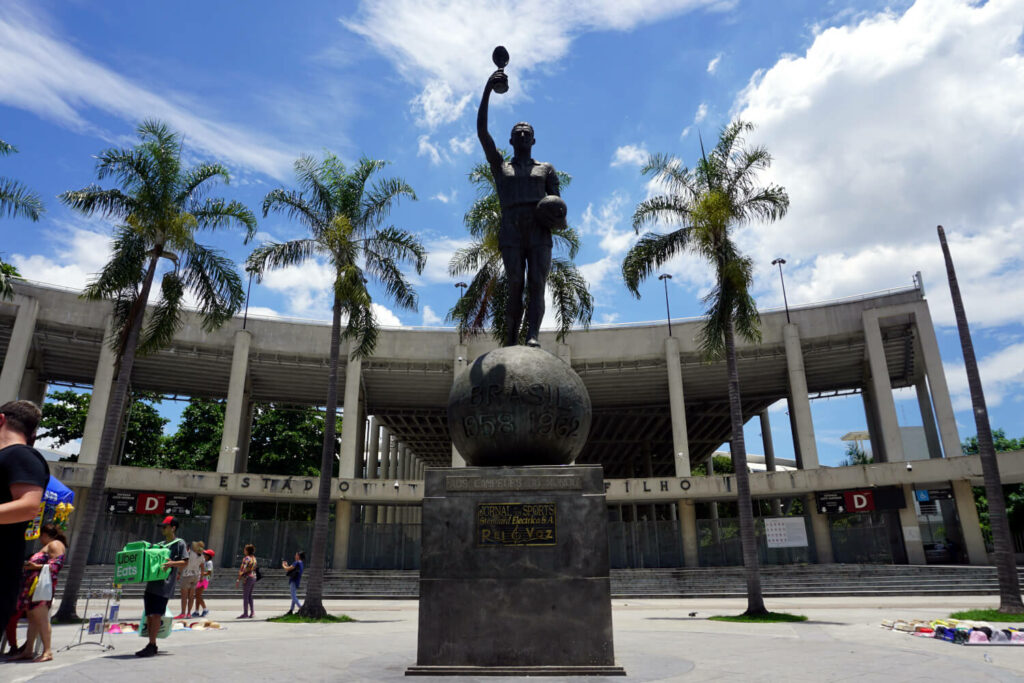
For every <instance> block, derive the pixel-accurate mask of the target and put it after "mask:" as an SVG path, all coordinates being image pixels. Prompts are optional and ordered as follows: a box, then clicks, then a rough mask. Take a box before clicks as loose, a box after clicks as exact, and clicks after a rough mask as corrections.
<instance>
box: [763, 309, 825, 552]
mask: <svg viewBox="0 0 1024 683" xmlns="http://www.w3.org/2000/svg"><path fill="white" fill-rule="evenodd" d="M782 339H783V343H784V345H785V347H786V370H787V372H788V375H789V397H788V398H789V409H790V416H791V418H792V423H791V424H792V425H793V427H794V430H793V431H794V433H793V441H794V442H795V443H796V444H797V449H798V451H799V453H800V467H801V468H802V469H816V468H817V467H818V444H817V442H816V441H815V438H814V420H813V418H812V416H811V401H810V399H809V398H808V396H807V394H808V391H807V374H806V372H805V371H804V352H803V348H801V345H800V328H799V327H798V326H797V325H796V324H795V323H787V324H786V325H785V327H783V328H782ZM773 455H774V454H773ZM766 462H767V460H766ZM804 507H805V508H806V509H807V514H808V515H809V517H810V519H811V532H812V533H813V534H814V547H815V550H816V552H817V556H818V564H832V562H834V561H835V559H834V557H835V556H834V554H833V552H832V533H831V530H830V529H829V521H828V516H827V515H824V514H822V513H820V512H818V506H817V503H816V501H815V500H814V494H813V493H812V494H808V495H807V496H804Z"/></svg>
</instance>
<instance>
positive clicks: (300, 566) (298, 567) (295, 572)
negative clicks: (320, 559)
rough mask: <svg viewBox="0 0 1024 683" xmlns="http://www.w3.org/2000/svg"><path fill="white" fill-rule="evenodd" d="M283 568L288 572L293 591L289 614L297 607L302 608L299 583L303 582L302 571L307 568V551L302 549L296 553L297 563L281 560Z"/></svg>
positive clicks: (289, 583)
mask: <svg viewBox="0 0 1024 683" xmlns="http://www.w3.org/2000/svg"><path fill="white" fill-rule="evenodd" d="M281 568H282V569H284V570H285V572H287V576H288V590H290V591H291V592H292V604H290V605H288V614H291V613H292V612H294V611H295V610H296V609H302V603H301V602H299V596H298V593H299V584H300V583H301V582H302V572H303V571H305V569H306V553H304V552H302V551H301V550H300V551H299V552H297V553H295V564H288V563H287V562H285V561H284V560H281Z"/></svg>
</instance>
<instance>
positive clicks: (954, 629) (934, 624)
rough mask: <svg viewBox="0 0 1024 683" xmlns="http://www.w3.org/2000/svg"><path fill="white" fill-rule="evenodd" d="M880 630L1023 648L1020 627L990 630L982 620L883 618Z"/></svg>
mask: <svg viewBox="0 0 1024 683" xmlns="http://www.w3.org/2000/svg"><path fill="white" fill-rule="evenodd" d="M882 628H887V629H890V630H892V631H901V632H903V633H907V634H909V635H914V636H919V637H923V638H935V639H936V640H944V641H946V642H948V643H955V644H957V645H1024V627H1020V626H1011V627H1007V628H992V625H991V624H989V623H988V622H984V621H966V620H960V619H936V620H934V621H922V620H920V619H914V620H910V621H907V620H903V619H883V620H882Z"/></svg>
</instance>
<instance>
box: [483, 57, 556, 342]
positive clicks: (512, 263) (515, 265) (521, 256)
mask: <svg viewBox="0 0 1024 683" xmlns="http://www.w3.org/2000/svg"><path fill="white" fill-rule="evenodd" d="M493 58H494V63H495V64H496V65H497V66H498V70H497V71H495V72H494V73H493V74H491V77H490V78H489V79H487V85H486V86H485V87H484V94H483V98H481V100H480V111H479V112H478V113H477V119H476V132H477V135H478V136H479V138H480V144H481V146H483V148H484V154H485V155H486V156H487V161H488V162H489V163H490V165H491V172H492V173H493V174H494V184H495V186H496V187H497V189H498V200H499V201H500V202H501V230H500V231H499V233H498V246H499V248H500V249H501V259H502V261H503V262H504V264H505V277H506V279H507V281H508V300H507V301H506V303H505V323H506V326H505V329H506V330H507V332H506V337H505V346H515V345H516V344H518V343H519V330H520V328H521V325H522V318H523V285H524V283H525V284H526V286H527V287H528V289H527V292H528V295H529V307H528V309H527V311H526V345H527V346H540V342H539V341H538V338H539V336H540V323H541V320H542V319H543V318H544V286H545V284H546V282H547V279H548V273H549V272H550V270H551V230H552V228H557V227H560V226H562V225H564V224H565V214H566V208H565V202H564V201H562V199H561V197H560V196H559V190H558V174H557V173H555V167H554V166H552V165H551V164H548V163H543V162H538V161H534V160H533V158H532V157H531V156H530V151H531V149H532V148H533V143H534V137H533V126H531V125H530V124H528V123H525V122H521V123H517V124H516V125H514V126H513V127H512V137H511V139H510V140H509V144H511V145H512V150H513V155H512V161H511V162H508V161H505V160H504V158H502V155H501V152H499V151H498V148H497V147H496V146H495V145H494V140H493V139H492V138H491V135H490V133H488V132H487V104H488V102H489V100H490V97H491V91H492V90H493V91H494V92H497V93H505V92H508V77H507V76H506V75H505V71H504V67H505V65H506V64H508V52H507V51H506V50H505V48H503V47H498V48H495V50H494V55H493ZM547 197H551V199H546V198H547Z"/></svg>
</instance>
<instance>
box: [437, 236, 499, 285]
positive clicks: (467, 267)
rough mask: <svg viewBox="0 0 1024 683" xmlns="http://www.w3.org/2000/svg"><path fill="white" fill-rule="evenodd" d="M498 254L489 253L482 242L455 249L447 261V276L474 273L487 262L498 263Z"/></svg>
mask: <svg viewBox="0 0 1024 683" xmlns="http://www.w3.org/2000/svg"><path fill="white" fill-rule="evenodd" d="M500 260H501V256H500V255H499V254H496V253H493V252H491V251H489V250H488V249H487V248H486V247H485V245H484V243H483V242H473V243H472V244H470V245H469V246H468V247H462V248H461V249H457V250H456V251H455V253H454V254H452V257H451V259H450V260H449V261H448V274H449V275H451V276H452V277H458V276H460V275H467V274H469V273H473V272H476V270H477V268H481V267H483V264H484V263H486V262H488V261H500Z"/></svg>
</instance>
